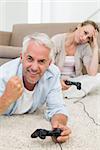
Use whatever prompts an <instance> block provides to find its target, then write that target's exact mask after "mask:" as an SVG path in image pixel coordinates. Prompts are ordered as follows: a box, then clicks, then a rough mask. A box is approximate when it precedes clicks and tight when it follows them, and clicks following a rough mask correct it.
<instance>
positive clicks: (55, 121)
mask: <svg viewBox="0 0 100 150" xmlns="http://www.w3.org/2000/svg"><path fill="white" fill-rule="evenodd" d="M51 125H52V129H53V130H54V129H56V128H60V129H61V130H62V132H61V136H58V137H57V139H56V138H55V137H52V139H53V141H54V142H59V143H63V142H66V141H67V140H68V139H69V135H70V134H71V130H70V128H68V127H67V126H66V116H64V115H63V114H62V115H61V114H58V115H54V117H53V118H52V119H51Z"/></svg>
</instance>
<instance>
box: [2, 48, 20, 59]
mask: <svg viewBox="0 0 100 150" xmlns="http://www.w3.org/2000/svg"><path fill="white" fill-rule="evenodd" d="M21 51H22V47H14V46H0V58H8V59H12V58H17V57H19V56H20V53H21Z"/></svg>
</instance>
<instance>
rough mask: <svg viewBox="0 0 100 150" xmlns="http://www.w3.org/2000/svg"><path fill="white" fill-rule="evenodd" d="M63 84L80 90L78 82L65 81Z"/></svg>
mask: <svg viewBox="0 0 100 150" xmlns="http://www.w3.org/2000/svg"><path fill="white" fill-rule="evenodd" d="M65 84H67V85H75V86H76V87H77V89H78V90H81V83H80V82H72V81H68V80H65Z"/></svg>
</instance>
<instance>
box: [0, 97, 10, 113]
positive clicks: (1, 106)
mask: <svg viewBox="0 0 100 150" xmlns="http://www.w3.org/2000/svg"><path fill="white" fill-rule="evenodd" d="M10 104H11V101H10V100H8V98H7V97H6V96H4V95H3V96H1V97H0V115H1V114H2V113H3V112H4V111H5V110H6V109H7V108H8V107H9V105H10Z"/></svg>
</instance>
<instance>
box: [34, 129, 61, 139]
mask: <svg viewBox="0 0 100 150" xmlns="http://www.w3.org/2000/svg"><path fill="white" fill-rule="evenodd" d="M61 132H62V130H61V129H59V128H56V129H54V130H53V131H50V130H45V129H37V130H35V131H34V132H33V133H32V134H31V138H37V137H39V138H41V139H45V138H46V136H54V137H56V138H57V137H58V136H60V134H61Z"/></svg>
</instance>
